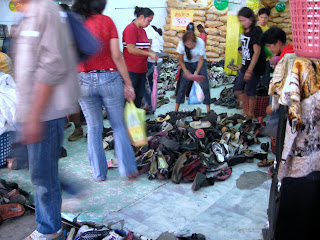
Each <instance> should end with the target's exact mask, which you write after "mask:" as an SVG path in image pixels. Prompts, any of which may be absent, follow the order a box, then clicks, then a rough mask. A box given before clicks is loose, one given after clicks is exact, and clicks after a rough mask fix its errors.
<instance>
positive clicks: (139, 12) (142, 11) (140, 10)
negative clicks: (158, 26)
mask: <svg viewBox="0 0 320 240" xmlns="http://www.w3.org/2000/svg"><path fill="white" fill-rule="evenodd" d="M134 15H135V16H136V17H137V18H138V17H139V16H141V15H143V16H144V17H150V16H154V12H153V11H152V10H151V9H150V8H144V7H137V6H136V7H135V9H134Z"/></svg>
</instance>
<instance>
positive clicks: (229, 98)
mask: <svg viewBox="0 0 320 240" xmlns="http://www.w3.org/2000/svg"><path fill="white" fill-rule="evenodd" d="M211 103H213V104H215V105H220V106H223V107H227V108H229V109H230V108H237V107H238V105H237V97H236V95H235V94H234V91H233V87H229V88H227V87H225V88H224V89H223V90H222V91H221V93H220V98H219V99H216V98H212V99H211Z"/></svg>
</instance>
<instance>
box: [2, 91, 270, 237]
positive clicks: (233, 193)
mask: <svg viewBox="0 0 320 240" xmlns="http://www.w3.org/2000/svg"><path fill="white" fill-rule="evenodd" d="M222 88H223V87H220V88H215V89H211V97H217V98H218V97H219V94H220V92H221V90H222ZM171 94H172V92H167V96H170V95H171ZM170 101H171V102H170V103H169V104H166V105H163V106H161V107H160V108H159V109H157V111H156V114H155V116H157V115H158V114H163V113H166V112H168V111H172V110H174V105H175V101H174V99H170ZM198 106H199V107H201V109H202V111H203V112H205V106H204V105H197V106H196V105H182V106H181V110H182V109H187V110H192V109H194V108H196V107H198ZM212 109H214V110H215V111H216V112H217V113H221V112H228V114H232V113H236V112H239V110H235V109H227V108H224V107H221V106H215V105H212ZM155 116H153V117H151V119H152V118H154V117H155ZM148 117H149V116H148ZM105 126H106V127H108V126H109V125H108V122H107V121H105ZM84 130H85V132H86V129H85V127H84ZM72 131H73V129H72V128H69V129H67V130H66V132H65V143H64V146H65V148H66V149H67V151H68V157H66V158H62V159H61V160H60V170H61V179H62V180H64V181H67V182H68V183H69V184H73V185H77V186H79V187H83V188H85V189H86V191H87V193H88V196H87V197H85V198H83V199H76V200H75V201H74V202H73V203H74V204H72V207H70V208H67V209H65V210H64V211H63V217H65V218H66V219H68V220H72V219H73V218H74V217H75V216H77V215H78V214H80V216H79V219H80V220H82V221H88V220H89V221H95V222H98V223H103V224H106V223H109V222H113V221H116V220H122V219H123V220H124V221H125V226H124V228H125V229H127V230H131V231H133V232H136V233H139V234H142V235H144V236H146V237H148V238H152V239H156V238H157V237H158V236H159V235H160V234H161V233H162V232H166V231H169V232H174V233H175V234H192V233H202V234H204V235H205V236H206V238H207V239H208V240H226V239H228V240H238V239H246V240H259V239H262V233H261V230H262V229H263V228H265V226H266V222H267V206H268V197H269V196H268V195H269V188H270V184H271V180H270V177H268V175H267V169H266V168H259V167H258V166H257V162H258V160H255V161H254V162H253V163H243V164H239V165H236V166H234V167H233V173H232V175H231V177H230V178H229V179H227V180H226V181H224V182H216V183H215V185H214V186H210V187H206V188H201V189H200V190H199V191H198V192H195V193H194V192H192V190H191V184H190V183H181V184H178V185H177V184H173V183H171V181H169V180H165V181H160V180H152V181H150V180H148V179H147V177H146V176H145V175H144V176H141V177H140V178H139V180H137V181H133V182H129V181H127V180H126V179H121V178H120V176H119V173H118V171H117V170H116V169H112V170H110V171H109V172H108V180H107V181H106V182H94V181H93V180H92V178H91V176H90V172H89V170H90V166H89V163H88V157H87V145H86V139H85V138H82V139H79V140H78V141H76V142H68V141H67V140H66V139H67V137H68V136H69V135H70V134H71V133H72ZM260 141H261V142H267V141H269V139H268V138H262V139H260ZM259 148H260V147H259V146H258V145H256V146H253V149H259ZM269 153H270V154H269V158H273V157H274V155H273V154H272V153H271V151H269ZM106 155H107V159H110V158H113V157H114V153H113V151H107V152H106ZM0 177H1V178H3V179H6V180H8V181H13V182H17V183H18V184H19V186H20V187H21V188H23V189H24V190H26V191H29V192H30V193H31V195H32V194H33V188H32V185H31V183H30V180H29V176H28V173H27V171H26V170H18V171H9V170H8V169H6V168H3V169H0ZM63 198H64V201H65V200H66V199H68V198H70V196H68V195H66V194H64V195H63ZM34 228H35V222H34V217H33V215H32V214H31V215H30V213H27V214H25V216H23V217H20V218H17V219H12V220H10V221H6V222H4V223H3V224H2V225H1V226H0V239H6V240H7V239H14V240H19V239H23V237H25V236H27V235H28V234H29V233H30V232H32V230H33V229H34ZM12 229H18V230H16V231H15V232H14V235H13V230H12Z"/></svg>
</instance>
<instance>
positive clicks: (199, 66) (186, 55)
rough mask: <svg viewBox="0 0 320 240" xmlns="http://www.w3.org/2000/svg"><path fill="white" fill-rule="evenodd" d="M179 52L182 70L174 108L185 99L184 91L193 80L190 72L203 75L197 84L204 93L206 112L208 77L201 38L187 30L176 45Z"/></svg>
mask: <svg viewBox="0 0 320 240" xmlns="http://www.w3.org/2000/svg"><path fill="white" fill-rule="evenodd" d="M177 52H178V53H179V65H180V66H181V69H182V72H181V77H180V80H179V81H180V86H179V88H178V91H177V98H176V108H175V111H176V112H178V110H179V106H180V104H181V103H184V101H185V93H186V90H187V86H188V84H189V83H190V82H191V83H193V81H191V80H189V79H190V77H191V76H192V74H194V75H203V76H205V81H204V82H200V83H199V85H200V86H201V88H202V91H203V93H204V96H205V98H204V100H203V103H204V104H205V105H206V106H207V112H209V111H210V89H209V79H208V73H207V61H206V60H205V59H204V56H205V45H204V41H203V40H202V39H201V38H198V37H196V35H195V33H194V32H193V31H187V32H186V33H185V34H184V35H183V37H182V41H180V42H179V44H178V47H177Z"/></svg>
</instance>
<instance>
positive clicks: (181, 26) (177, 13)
mask: <svg viewBox="0 0 320 240" xmlns="http://www.w3.org/2000/svg"><path fill="white" fill-rule="evenodd" d="M192 21H193V10H177V9H172V10H171V29H172V30H186V27H187V25H188V24H189V23H190V22H192Z"/></svg>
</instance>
